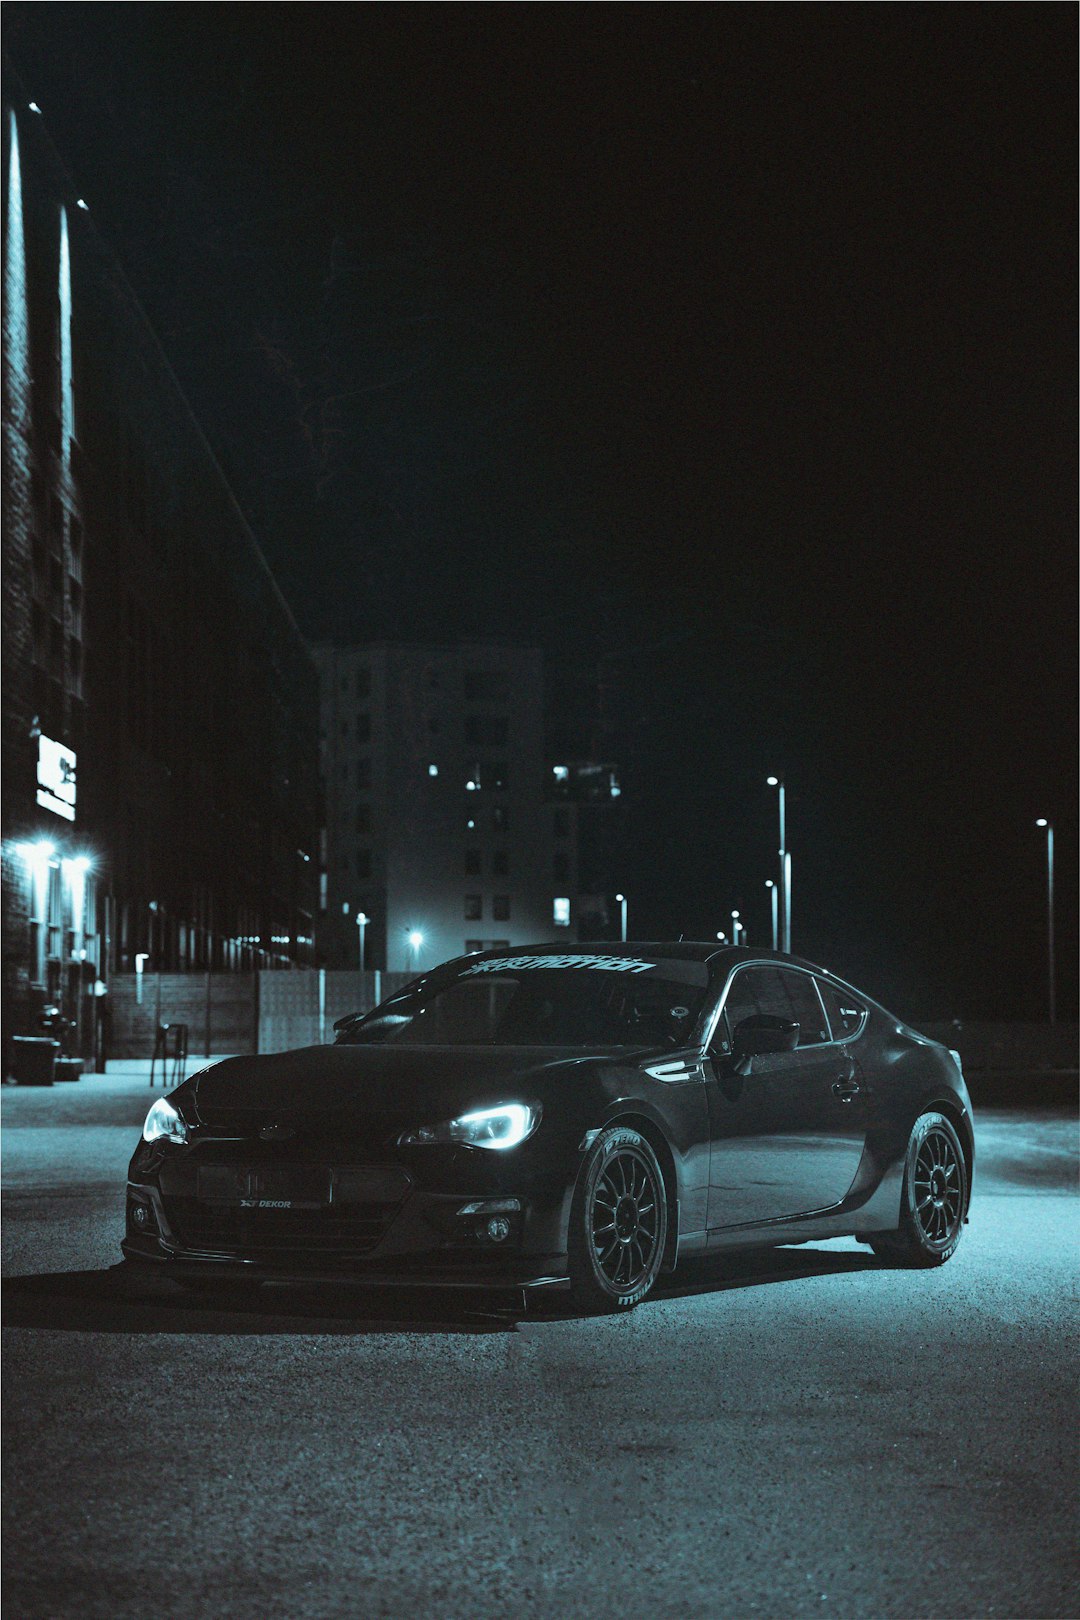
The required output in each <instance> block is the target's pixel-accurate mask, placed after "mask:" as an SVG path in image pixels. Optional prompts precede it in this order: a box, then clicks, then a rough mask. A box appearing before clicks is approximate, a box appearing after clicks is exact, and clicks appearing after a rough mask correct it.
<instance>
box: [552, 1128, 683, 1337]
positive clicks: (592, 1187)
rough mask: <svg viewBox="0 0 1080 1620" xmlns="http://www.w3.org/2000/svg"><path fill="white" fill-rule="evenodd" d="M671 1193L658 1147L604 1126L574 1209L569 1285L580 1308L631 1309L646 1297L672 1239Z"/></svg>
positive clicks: (576, 1194) (626, 1130)
mask: <svg viewBox="0 0 1080 1620" xmlns="http://www.w3.org/2000/svg"><path fill="white" fill-rule="evenodd" d="M667 1223H668V1208H667V1191H666V1188H665V1186H664V1176H663V1172H662V1170H661V1169H660V1164H659V1161H658V1160H657V1157H656V1154H655V1153H654V1152H653V1149H652V1147H651V1146H650V1144H649V1143H648V1142H647V1141H646V1139H645V1137H643V1136H641V1135H640V1134H639V1133H638V1132H637V1131H635V1130H631V1129H630V1128H629V1127H628V1126H625V1125H613V1126H610V1127H609V1128H608V1129H607V1130H605V1131H601V1132H600V1134H599V1136H598V1137H597V1138H596V1141H595V1142H594V1143H593V1145H592V1147H591V1148H590V1150H589V1155H588V1158H587V1159H586V1161H585V1163H584V1165H583V1166H582V1170H581V1174H580V1176H579V1177H578V1184H577V1187H576V1189H575V1192H574V1199H573V1204H572V1206H571V1211H570V1234H569V1244H568V1248H569V1258H570V1283H571V1289H572V1293H573V1299H574V1304H575V1306H576V1307H577V1308H578V1309H579V1310H588V1311H626V1310H630V1309H631V1307H632V1306H634V1305H637V1304H639V1303H640V1301H641V1300H643V1299H644V1298H645V1296H646V1294H647V1293H648V1292H649V1290H650V1289H651V1288H652V1286H653V1283H654V1282H655V1281H656V1278H657V1274H658V1273H659V1270H660V1263H661V1261H662V1260H663V1257H664V1245H665V1243H666V1242H667Z"/></svg>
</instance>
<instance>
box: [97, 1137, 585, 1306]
mask: <svg viewBox="0 0 1080 1620" xmlns="http://www.w3.org/2000/svg"><path fill="white" fill-rule="evenodd" d="M209 1147H210V1144H208V1143H207V1144H206V1145H205V1147H204V1148H203V1149H201V1150H200V1149H196V1150H191V1149H188V1148H180V1149H168V1150H165V1151H164V1152H162V1153H161V1154H160V1155H156V1156H155V1155H151V1154H147V1152H146V1151H145V1150H144V1149H140V1150H139V1151H137V1152H136V1155H135V1158H134V1159H133V1160H132V1165H131V1169H130V1170H129V1180H128V1215H127V1226H126V1233H125V1237H124V1240H123V1242H122V1244H121V1250H122V1252H123V1254H124V1257H125V1259H127V1260H128V1261H129V1262H134V1263H136V1264H139V1265H146V1266H148V1267H151V1268H152V1269H153V1270H154V1271H155V1272H156V1273H157V1274H158V1275H168V1276H170V1277H174V1278H175V1279H176V1280H177V1281H181V1282H183V1281H200V1280H203V1281H205V1280H210V1279H212V1278H220V1279H227V1278H230V1277H235V1278H245V1279H247V1280H249V1281H281V1282H300V1283H306V1282H318V1283H339V1284H340V1283H345V1282H347V1283H350V1284H354V1283H355V1284H366V1285H370V1286H394V1287H422V1288H459V1289H475V1288H479V1289H484V1288H488V1289H508V1288H512V1289H523V1288H528V1289H536V1288H566V1287H568V1286H569V1275H568V1266H567V1256H566V1220H567V1214H568V1209H569V1198H570V1193H571V1191H572V1178H570V1179H569V1180H568V1178H567V1176H566V1175H565V1173H563V1172H558V1171H556V1172H553V1171H552V1170H551V1169H549V1168H548V1167H547V1166H546V1165H545V1164H544V1163H543V1162H542V1161H539V1160H537V1159H535V1158H533V1159H532V1161H531V1162H530V1161H529V1160H524V1159H523V1158H520V1157H518V1156H517V1155H516V1154H515V1159H516V1163H515V1164H513V1165H508V1164H506V1163H505V1161H502V1160H501V1159H499V1160H495V1159H494V1156H493V1155H490V1154H488V1153H486V1152H483V1151H482V1150H476V1149H472V1150H470V1149H461V1148H452V1149H446V1150H442V1149H420V1150H418V1151H417V1152H416V1153H415V1154H410V1155H409V1156H408V1158H407V1159H398V1160H397V1162H396V1163H395V1164H394V1165H391V1166H387V1164H386V1161H385V1160H384V1162H383V1166H382V1171H381V1174H382V1176H383V1178H384V1179H385V1176H386V1174H387V1173H390V1174H394V1175H397V1176H398V1177H399V1178H400V1179H401V1181H402V1193H401V1196H400V1197H399V1198H397V1199H396V1200H395V1201H392V1202H390V1203H387V1202H385V1201H384V1202H382V1203H381V1204H378V1205H376V1204H370V1205H363V1204H349V1205H340V1206H339V1205H338V1204H337V1203H336V1202H333V1203H332V1204H331V1206H329V1207H327V1208H325V1209H323V1210H319V1211H314V1210H313V1211H309V1212H307V1213H305V1212H303V1211H300V1210H297V1211H296V1212H295V1218H294V1213H293V1212H292V1211H289V1212H288V1213H285V1214H282V1215H278V1213H277V1211H273V1212H267V1213H266V1214H265V1215H263V1214H262V1212H261V1210H260V1211H250V1210H247V1209H241V1208H240V1207H239V1206H237V1205H235V1204H229V1205H227V1206H224V1205H222V1204H220V1203H219V1204H217V1205H214V1204H208V1203H206V1202H204V1201H203V1200H201V1199H200V1197H199V1191H200V1187H201V1185H202V1184H201V1183H200V1181H199V1172H200V1170H202V1169H204V1168H207V1167H213V1168H214V1170H215V1172H217V1170H218V1167H219V1166H220V1165H221V1164H222V1163H223V1162H226V1163H228V1162H232V1163H233V1164H234V1165H240V1164H244V1163H250V1162H251V1160H252V1158H253V1157H257V1155H258V1150H257V1149H255V1150H254V1151H253V1148H252V1145H251V1144H250V1143H248V1144H244V1145H243V1147H242V1148H239V1149H237V1150H232V1149H230V1150H228V1151H227V1152H226V1153H225V1154H223V1155H219V1154H218V1153H217V1152H214V1153H209V1152H207V1151H206V1149H207V1148H209ZM320 1157H321V1155H320ZM493 1160H494V1162H493ZM310 1162H314V1156H313V1159H312V1160H311V1161H309V1163H310ZM367 1171H370V1172H371V1173H373V1174H376V1175H377V1174H380V1172H379V1171H378V1170H377V1169H376V1168H374V1167H372V1166H371V1165H370V1164H369V1165H368V1166H367V1167H363V1166H360V1167H358V1166H356V1164H355V1163H354V1164H352V1165H351V1166H349V1167H346V1168H345V1169H343V1170H335V1171H334V1172H333V1174H334V1178H335V1183H334V1184H335V1193H334V1198H335V1199H336V1196H337V1186H338V1181H339V1178H342V1179H345V1180H348V1178H356V1177H361V1178H362V1177H363V1176H364V1175H365V1173H366V1172H367ZM514 1206H516V1207H514ZM470 1210H472V1211H475V1213H473V1214H472V1215H468V1214H466V1213H465V1212H466V1211H470ZM500 1210H505V1212H506V1218H505V1224H506V1225H507V1226H508V1227H509V1231H508V1232H507V1233H506V1235H505V1237H504V1238H503V1239H501V1240H500V1241H493V1240H492V1241H489V1240H488V1239H487V1237H486V1235H484V1233H483V1232H482V1228H483V1227H484V1225H485V1223H486V1219H487V1217H488V1214H489V1213H494V1212H496V1211H500ZM136 1217H138V1219H137V1220H136Z"/></svg>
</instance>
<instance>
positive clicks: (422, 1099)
mask: <svg viewBox="0 0 1080 1620" xmlns="http://www.w3.org/2000/svg"><path fill="white" fill-rule="evenodd" d="M640 1055H641V1054H640V1053H639V1052H635V1053H634V1054H633V1056H634V1058H638V1057H640ZM628 1056H629V1054H628V1052H627V1050H626V1048H622V1047H620V1048H613V1049H612V1050H610V1051H609V1050H605V1049H601V1048H597V1047H587V1048H566V1047H558V1048H553V1047H529V1046H514V1047H510V1046H503V1047H491V1046H408V1047H394V1046H308V1047H303V1048H302V1049H301V1050H299V1051H296V1052H275V1053H268V1054H266V1055H264V1056H261V1057H235V1058H225V1059H224V1060H223V1061H222V1062H221V1063H216V1064H214V1066H213V1067H212V1068H210V1069H205V1070H204V1071H203V1072H202V1074H200V1075H199V1076H198V1077H197V1078H196V1082H195V1107H196V1111H197V1113H198V1117H199V1120H200V1122H201V1123H202V1124H204V1125H206V1126H209V1127H210V1128H211V1129H218V1130H221V1129H230V1128H236V1129H239V1130H250V1129H251V1128H252V1127H253V1126H255V1125H257V1124H261V1123H265V1122H270V1121H279V1120H281V1119H283V1118H285V1119H292V1120H298V1119H305V1118H312V1119H316V1118H317V1119H319V1120H320V1121H322V1122H326V1121H327V1119H328V1118H329V1117H332V1116H341V1117H342V1118H351V1119H355V1120H358V1121H360V1120H362V1121H363V1122H364V1124H365V1125H368V1126H369V1127H370V1126H375V1125H377V1126H379V1127H380V1128H391V1127H393V1126H395V1125H401V1126H402V1127H404V1126H406V1125H410V1124H428V1123H430V1124H434V1123H437V1122H438V1121H439V1120H440V1119H447V1118H452V1117H453V1116H454V1115H455V1114H457V1113H460V1112H462V1111H463V1110H464V1109H466V1108H468V1107H473V1108H483V1107H486V1106H489V1105H491V1104H494V1103H500V1102H514V1101H518V1100H520V1101H523V1102H525V1101H530V1100H532V1099H534V1098H535V1099H538V1100H539V1101H541V1102H543V1101H544V1100H545V1098H546V1097H547V1096H549V1095H550V1094H551V1090H552V1088H553V1087H555V1086H557V1084H558V1082H559V1080H560V1079H563V1078H565V1077H566V1076H567V1075H568V1074H569V1073H571V1072H572V1071H573V1070H574V1069H576V1068H580V1067H581V1066H583V1065H585V1064H588V1065H592V1064H595V1063H596V1062H597V1061H598V1060H599V1061H603V1060H611V1059H616V1060H621V1061H625V1060H626V1059H627V1057H628Z"/></svg>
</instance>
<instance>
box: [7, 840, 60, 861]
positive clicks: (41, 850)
mask: <svg viewBox="0 0 1080 1620" xmlns="http://www.w3.org/2000/svg"><path fill="white" fill-rule="evenodd" d="M15 850H16V853H17V854H19V855H21V856H22V858H23V860H24V861H47V860H48V859H49V857H50V856H51V855H55V854H56V846H55V845H54V844H50V842H49V840H48V839H47V838H39V839H38V841H37V843H36V844H16V845H15Z"/></svg>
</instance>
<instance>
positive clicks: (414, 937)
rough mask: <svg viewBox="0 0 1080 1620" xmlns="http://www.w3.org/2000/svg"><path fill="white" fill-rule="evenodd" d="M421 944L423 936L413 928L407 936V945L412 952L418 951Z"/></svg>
mask: <svg viewBox="0 0 1080 1620" xmlns="http://www.w3.org/2000/svg"><path fill="white" fill-rule="evenodd" d="M423 943H424V936H423V934H422V933H421V932H420V930H419V929H418V928H414V929H413V931H412V933H411V934H410V935H409V944H410V945H411V946H412V948H413V950H414V951H418V950H419V949H420V947H421V945H422V944H423Z"/></svg>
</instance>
